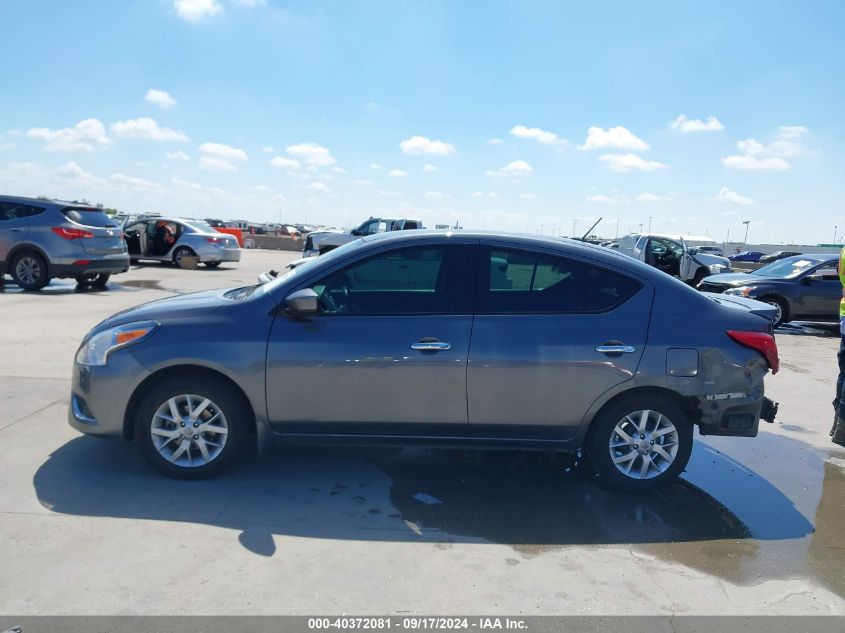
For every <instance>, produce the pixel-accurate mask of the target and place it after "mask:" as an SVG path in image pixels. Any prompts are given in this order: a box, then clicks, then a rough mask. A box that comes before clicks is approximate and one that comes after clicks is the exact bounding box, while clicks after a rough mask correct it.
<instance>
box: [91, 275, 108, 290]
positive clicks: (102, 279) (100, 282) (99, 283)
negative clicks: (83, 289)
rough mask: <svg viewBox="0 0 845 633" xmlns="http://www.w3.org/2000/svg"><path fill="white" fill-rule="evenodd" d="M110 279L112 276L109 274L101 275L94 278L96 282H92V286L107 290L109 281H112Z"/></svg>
mask: <svg viewBox="0 0 845 633" xmlns="http://www.w3.org/2000/svg"><path fill="white" fill-rule="evenodd" d="M110 278H111V275H110V274H107V273H100V274H99V275H97V276H96V277H94V281H92V282H91V284H92V285H93V286H94V287H95V288H105V287H106V284H108V283H109V279H110Z"/></svg>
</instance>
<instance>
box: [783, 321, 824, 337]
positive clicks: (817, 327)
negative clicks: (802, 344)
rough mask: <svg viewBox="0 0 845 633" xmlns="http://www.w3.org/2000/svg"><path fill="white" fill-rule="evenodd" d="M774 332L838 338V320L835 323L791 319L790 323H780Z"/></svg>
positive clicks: (788, 334)
mask: <svg viewBox="0 0 845 633" xmlns="http://www.w3.org/2000/svg"><path fill="white" fill-rule="evenodd" d="M775 334H784V335H787V336H818V337H822V338H830V337H835V338H838V337H839V336H840V334H839V322H838V321H837V322H836V323H826V322H819V323H815V322H805V321H792V322H790V323H784V324H783V325H781V326H780V327H779V328H778V329H777V330H775Z"/></svg>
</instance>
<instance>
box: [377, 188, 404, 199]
mask: <svg viewBox="0 0 845 633" xmlns="http://www.w3.org/2000/svg"><path fill="white" fill-rule="evenodd" d="M378 195H380V196H387V197H389V198H401V197H402V196H404V195H405V194H403V193H401V192H399V191H388V190H386V189H379V190H378Z"/></svg>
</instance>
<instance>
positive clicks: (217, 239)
mask: <svg viewBox="0 0 845 633" xmlns="http://www.w3.org/2000/svg"><path fill="white" fill-rule="evenodd" d="M205 241H206V242H211V243H212V244H222V243H223V242H224V241H225V240H223V238H220V237H207V238H205Z"/></svg>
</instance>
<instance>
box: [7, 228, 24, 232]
mask: <svg viewBox="0 0 845 633" xmlns="http://www.w3.org/2000/svg"><path fill="white" fill-rule="evenodd" d="M9 230H10V231H11V232H12V233H20V232H21V231H23V229H21V228H17V227H15V228H13V229H9Z"/></svg>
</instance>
